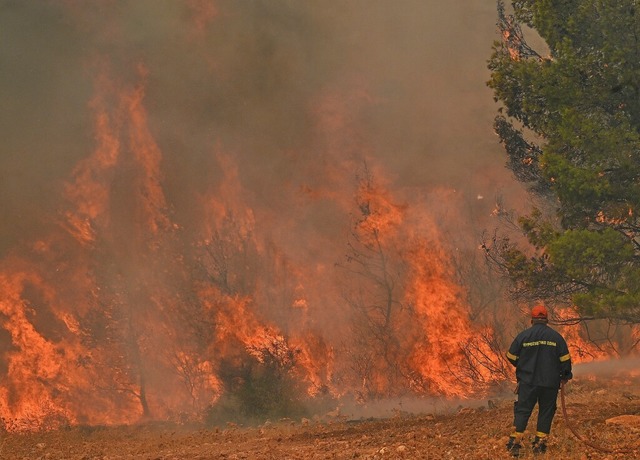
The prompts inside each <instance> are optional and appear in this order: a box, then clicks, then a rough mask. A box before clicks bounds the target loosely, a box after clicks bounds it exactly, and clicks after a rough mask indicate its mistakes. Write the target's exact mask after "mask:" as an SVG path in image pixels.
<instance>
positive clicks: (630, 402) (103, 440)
mask: <svg viewBox="0 0 640 460" xmlns="http://www.w3.org/2000/svg"><path fill="white" fill-rule="evenodd" d="M480 404H481V405H480ZM512 407H513V397H511V396H508V395H506V396H504V397H502V398H496V399H492V400H487V401H483V402H479V403H478V404H476V405H475V406H467V407H459V406H458V407H457V408H455V409H453V408H451V407H450V408H449V409H448V410H438V411H434V413H419V414H409V413H407V412H402V411H397V412H396V414H395V415H394V416H391V417H388V418H371V417H368V418H359V419H349V417H346V416H344V415H341V416H335V415H334V414H332V415H326V414H325V415H324V416H323V417H321V418H315V419H313V420H307V419H302V420H295V421H294V420H280V421H276V422H267V423H265V424H264V425H262V426H260V427H253V428H248V427H241V426H232V425H227V426H224V427H213V428H203V427H197V426H177V425H170V424H158V423H155V424H144V425H136V426H128V427H76V428H70V429H67V430H59V431H54V432H45V433H30V434H7V433H4V434H2V442H1V444H0V458H1V459H2V460H14V459H17V460H22V459H25V460H26V459H28V460H40V459H46V460H54V459H64V460H76V459H77V460H124V459H127V460H128V459H145V460H198V459H199V460H205V459H251V460H254V459H255V460H260V459H265V460H267V459H354V458H357V459H434V460H435V459H455V460H461V459H502V458H505V459H506V458H511V457H510V456H509V455H508V454H507V452H506V450H505V443H506V440H507V436H508V434H509V432H510V430H511V422H512ZM566 407H567V411H568V415H569V418H570V420H571V421H572V423H573V425H574V426H575V428H576V429H577V430H578V432H579V434H581V435H582V436H583V437H584V438H585V439H587V440H590V441H591V442H593V443H597V444H599V445H601V446H602V447H604V448H607V449H616V448H631V449H636V451H635V452H630V453H605V452H599V451H597V450H595V449H593V448H591V447H588V446H586V445H584V444H583V443H582V442H581V441H579V440H577V439H576V437H575V436H574V435H573V434H572V433H571V431H570V430H569V428H568V426H567V424H566V422H565V420H564V417H563V414H562V409H561V404H560V398H559V400H558V412H557V413H556V418H555V421H554V426H553V429H552V436H551V438H550V443H549V452H547V454H546V455H544V456H537V457H535V458H546V459H562V460H565V459H567V460H571V459H579V460H586V459H625V460H627V459H634V458H635V459H640V423H638V420H639V419H640V375H638V373H636V376H635V377H632V376H629V375H626V376H624V377H621V376H616V377H594V376H582V377H576V378H575V379H574V380H573V381H572V382H571V383H570V384H569V385H568V387H567V390H566ZM536 415H537V414H536V412H534V414H533V416H532V419H533V420H535V417H536ZM622 415H625V416H627V417H626V418H624V417H622V418H620V417H619V416H622ZM615 417H618V418H617V419H616V418H615ZM612 419H613V420H612ZM617 420H621V421H622V423H621V424H618V423H613V422H615V421H617ZM529 425H530V426H529V428H528V433H527V435H528V436H530V437H533V433H532V431H533V430H534V429H535V424H534V423H532V422H530V423H529ZM520 458H525V459H526V458H534V456H533V454H532V453H531V451H530V449H529V446H527V448H526V449H524V453H523V454H521V456H520Z"/></svg>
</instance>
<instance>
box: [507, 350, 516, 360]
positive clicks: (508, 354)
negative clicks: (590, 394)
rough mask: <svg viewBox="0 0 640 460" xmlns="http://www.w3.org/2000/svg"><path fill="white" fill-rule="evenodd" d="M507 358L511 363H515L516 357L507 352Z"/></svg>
mask: <svg viewBox="0 0 640 460" xmlns="http://www.w3.org/2000/svg"><path fill="white" fill-rule="evenodd" d="M507 358H509V359H510V360H512V361H515V360H517V359H518V357H517V356H516V355H512V354H511V353H509V352H507Z"/></svg>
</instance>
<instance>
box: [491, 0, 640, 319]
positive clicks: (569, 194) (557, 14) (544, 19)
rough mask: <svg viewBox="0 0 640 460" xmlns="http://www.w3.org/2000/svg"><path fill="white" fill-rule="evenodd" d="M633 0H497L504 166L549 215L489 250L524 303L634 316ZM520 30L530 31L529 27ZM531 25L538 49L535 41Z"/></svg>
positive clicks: (639, 267)
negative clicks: (519, 237) (507, 1)
mask: <svg viewBox="0 0 640 460" xmlns="http://www.w3.org/2000/svg"><path fill="white" fill-rule="evenodd" d="M636 3H637V2H636V1H635V0H619V1H616V2H610V1H606V0H595V1H594V0H569V1H567V0H565V1H562V2H561V1H558V0H520V1H513V2H512V3H511V9H510V13H508V12H507V8H506V7H505V5H504V3H503V2H502V1H499V2H498V16H499V22H498V26H499V28H500V31H501V32H502V40H501V41H498V42H496V43H495V44H494V47H493V54H492V55H491V57H490V59H489V62H488V67H489V69H490V71H491V78H490V80H489V81H488V83H487V84H488V86H489V87H490V88H492V89H493V91H494V96H495V100H496V101H499V102H500V103H501V104H502V107H501V108H500V114H499V115H498V117H497V118H496V121H495V130H496V133H497V134H498V135H499V137H500V140H501V142H502V143H503V145H504V147H505V150H506V152H507V155H508V158H509V159H508V161H507V166H508V167H509V168H510V169H511V170H512V171H513V172H514V175H515V177H516V178H517V179H518V180H520V181H522V182H525V183H526V184H527V185H528V187H529V188H530V190H531V192H532V193H533V194H535V195H537V196H538V197H540V198H542V199H543V200H544V202H545V203H547V204H550V205H551V207H552V209H553V210H554V212H551V213H543V212H542V211H540V210H538V209H534V210H533V211H531V213H530V214H529V215H528V216H524V217H521V218H520V219H519V220H518V224H519V226H520V229H521V230H522V232H523V234H524V235H525V236H526V238H527V239H528V241H529V243H531V245H530V246H531V247H523V245H519V244H516V243H514V242H513V241H510V240H509V239H507V238H502V239H498V238H495V239H494V241H493V244H491V245H487V246H486V248H487V253H488V255H489V257H490V258H491V259H492V260H493V261H494V262H496V263H497V265H498V266H499V267H500V268H501V269H502V270H503V271H504V272H505V273H506V274H507V275H508V276H509V277H510V278H511V279H512V281H513V285H514V294H515V295H517V296H520V297H522V298H526V299H528V300H531V301H534V300H553V301H555V302H558V301H561V302H566V303H572V304H575V305H576V306H578V308H580V309H581V312H582V313H583V314H585V315H590V316H593V317H603V318H612V319H617V320H622V321H627V322H631V323H638V322H640V221H639V220H638V212H640V10H637V7H636ZM525 31H526V32H525ZM535 33H537V34H538V35H539V38H540V39H542V41H543V42H544V43H545V45H546V46H543V47H542V48H545V49H540V50H538V49H534V47H532V46H530V45H529V44H528V43H527V37H528V36H534V34H535Z"/></svg>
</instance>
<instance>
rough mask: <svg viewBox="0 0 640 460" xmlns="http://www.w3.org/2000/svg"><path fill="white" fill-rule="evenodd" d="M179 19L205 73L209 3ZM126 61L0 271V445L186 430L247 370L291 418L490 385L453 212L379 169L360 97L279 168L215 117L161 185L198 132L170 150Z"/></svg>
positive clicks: (153, 103)
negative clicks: (106, 432) (49, 432)
mask: <svg viewBox="0 0 640 460" xmlns="http://www.w3.org/2000/svg"><path fill="white" fill-rule="evenodd" d="M67 3H68V4H69V5H72V6H71V7H72V8H75V9H74V12H75V14H79V15H80V16H78V18H79V19H78V20H82V21H86V22H83V24H85V27H87V26H88V24H90V23H91V22H92V21H91V19H92V17H91V14H90V13H87V16H86V17H84V16H82V14H81V13H82V12H83V10H82V8H81V5H80V3H78V2H73V1H72V2H67ZM176 5H178V4H176ZM174 7H175V8H183V7H184V8H186V9H187V11H188V13H187V15H186V16H187V17H188V18H189V20H188V21H189V26H188V27H187V29H188V32H187V34H186V36H187V37H188V39H189V40H187V41H188V43H189V46H193V47H194V50H195V51H198V52H200V53H202V54H203V61H204V62H205V65H204V67H205V68H206V70H207V71H209V72H211V70H212V66H209V65H207V63H211V62H215V63H216V65H215V66H213V67H215V68H216V69H218V70H219V69H220V67H219V65H220V62H223V61H218V60H217V59H219V57H218V56H214V57H212V56H210V53H208V52H207V53H204V52H203V50H202V49H201V48H207V46H205V45H207V42H206V41H204V40H203V37H205V36H206V32H207V27H208V26H209V25H210V24H213V22H212V21H215V20H217V19H218V18H219V16H220V15H219V13H218V10H217V8H216V7H215V5H214V4H213V3H212V2H208V1H200V0H189V1H187V2H186V6H184V5H181V4H180V6H174ZM102 8H104V9H105V10H109V8H110V7H109V5H108V4H106V3H105V4H104V5H103V6H102ZM180 11H182V12H184V10H182V9H181V10H180ZM83 18H84V19H83ZM111 20H113V18H111ZM164 20H169V19H167V18H166V17H165V18H164ZM170 20H173V18H172V19H170ZM102 32H103V34H104V35H101V38H102V39H105V40H106V39H107V38H109V37H112V35H118V34H121V33H122V34H124V33H125V32H124V31H122V30H121V29H119V28H118V27H116V26H115V25H114V24H112V23H110V24H109V26H108V27H107V28H106V29H105V31H102ZM136 32H138V31H136ZM144 32H147V30H146V29H145V31H144ZM151 32H153V31H151ZM141 33H142V32H141ZM136 36H137V35H136ZM182 38H184V37H182ZM176 46H178V45H176ZM143 48H144V47H141V49H143ZM180 50H182V51H184V49H183V48H180ZM121 51H122V54H123V55H124V56H125V57H126V58H125V59H123V61H124V62H119V61H117V58H116V56H112V61H110V60H109V59H108V58H106V57H105V58H102V59H97V61H99V62H100V65H97V66H94V67H92V68H91V69H92V71H94V72H96V76H95V88H94V96H93V97H92V98H91V100H90V101H88V110H89V111H90V113H91V116H92V119H93V145H92V147H90V148H89V149H88V150H87V151H86V152H85V155H84V157H83V158H82V159H81V160H79V161H78V162H77V163H76V164H75V167H74V168H73V169H72V170H71V171H70V173H69V174H68V176H67V177H65V178H64V179H62V181H61V183H59V184H57V185H60V190H61V195H60V197H59V202H58V208H57V209H56V210H50V215H45V216H42V221H43V222H46V224H44V225H43V228H42V229H41V231H40V233H39V235H38V236H37V237H36V238H34V239H33V240H31V241H27V242H25V244H24V245H17V246H16V247H15V248H13V249H12V250H11V251H10V252H9V253H8V255H6V256H5V257H4V258H3V260H1V261H0V285H1V286H2V291H1V292H0V313H1V314H0V346H1V348H0V353H1V354H0V356H1V358H0V363H1V364H0V417H1V418H2V421H3V422H4V428H5V429H8V430H16V431H19V430H27V429H50V428H58V427H61V426H64V425H67V424H71V425H74V424H122V423H135V422H138V421H141V420H172V421H177V420H185V419H188V420H198V419H201V418H202V417H203V414H204V413H206V411H207V410H208V409H210V408H211V407H215V406H216V404H218V403H219V402H220V401H221V400H222V399H223V397H224V396H225V395H226V394H230V393H232V392H233V391H234V389H236V388H237V386H238V385H241V384H242V383H243V382H242V380H243V379H244V383H246V381H248V380H250V379H251V378H252V377H254V376H252V375H251V372H249V371H250V370H255V369H259V370H264V369H265V368H267V369H269V370H273V371H274V372H275V373H276V375H277V376H278V377H282V378H283V380H284V379H291V380H292V381H295V382H296V384H297V386H296V389H297V388H298V387H299V388H300V389H301V392H300V393H301V395H302V396H304V397H305V398H313V397H333V398H340V397H343V396H344V397H351V396H354V397H356V398H359V399H360V400H362V401H370V400H375V399H380V398H387V397H397V396H404V395H407V394H412V395H417V396H424V395H431V396H440V397H454V396H458V397H466V396H472V395H473V391H474V390H473V389H470V388H471V387H472V386H473V385H474V384H476V383H478V381H482V382H483V383H486V382H491V381H492V380H499V379H501V378H503V377H501V376H496V375H492V374H491V373H490V372H489V371H488V370H487V369H489V368H488V367H482V366H480V367H474V368H473V369H469V367H468V366H469V365H471V366H473V365H474V361H473V360H469V359H468V358H469V356H468V355H466V354H465V353H466V351H465V348H464V347H463V346H462V345H464V344H468V343H476V345H475V348H474V349H475V350H479V351H480V352H481V353H482V356H483V358H487V357H488V358H487V359H492V358H493V357H494V356H496V355H495V354H492V353H494V352H493V351H492V350H488V349H485V348H484V345H483V343H482V342H474V341H475V340H476V339H477V338H478V337H485V338H486V337H492V331H491V330H490V328H489V327H487V326H486V325H480V324H476V320H475V318H473V319H472V315H471V306H470V304H469V302H468V299H467V298H466V295H465V291H464V286H462V285H461V283H460V280H458V279H457V278H456V273H455V267H454V265H453V260H452V259H453V257H452V254H451V251H452V249H451V248H450V247H448V246H447V244H446V240H447V237H446V236H445V235H444V232H443V231H442V223H440V222H438V219H437V218H436V217H434V216H435V213H436V212H437V206H442V207H444V208H448V207H449V206H450V205H452V204H453V205H457V204H459V203H456V202H455V200H454V199H453V198H452V196H453V195H454V194H453V192H450V191H446V192H444V193H441V194H439V195H438V199H437V200H432V201H433V202H430V200H429V197H428V196H424V193H414V192H415V190H406V189H404V188H403V186H402V184H398V183H397V181H394V180H393V178H392V177H390V175H389V173H388V171H386V170H385V165H383V164H381V163H380V162H379V161H377V160H376V155H375V154H374V151H375V149H374V147H373V146H372V145H370V144H371V141H369V140H368V139H367V136H366V133H367V127H366V126H364V123H363V122H362V121H361V120H362V119H363V118H366V116H363V114H367V113H370V112H371V109H372V108H379V107H378V106H377V105H378V104H380V101H379V100H378V99H377V97H376V96H375V91H374V90H373V89H371V87H370V86H369V85H368V84H367V82H366V81H365V79H364V78H361V77H357V76H356V77H353V78H351V79H349V78H347V79H345V81H342V80H341V81H340V84H337V85H327V87H322V88H319V89H318V88H315V92H314V91H310V95H309V101H310V102H309V101H305V102H308V104H307V105H306V106H305V108H306V110H307V112H306V113H305V116H306V117H308V121H309V124H310V126H309V127H307V128H308V133H305V134H306V135H308V137H309V138H310V140H309V142H308V144H303V143H302V142H300V143H292V144H291V145H289V144H287V145H286V147H282V148H283V149H285V150H286V152H284V153H283V152H279V151H278V152H277V154H276V153H274V152H275V150H276V149H280V148H281V146H280V145H279V144H278V143H277V142H274V143H273V144H274V145H269V146H264V145H263V144H269V142H264V143H263V142H262V139H261V140H260V142H246V143H245V142H244V139H237V138H243V137H245V136H249V134H250V133H249V132H248V131H250V130H251V129H252V128H253V127H254V125H251V123H248V125H247V126H246V127H245V126H244V125H243V128H242V131H239V132H233V130H229V131H230V132H231V134H229V132H225V130H224V129H223V128H224V124H225V123H224V122H223V121H221V120H222V118H223V117H221V116H219V115H218V114H217V112H216V115H215V116H213V115H212V120H214V121H211V124H212V125H213V128H212V129H211V131H212V132H215V137H213V136H214V135H211V137H208V135H207V136H203V137H204V138H206V141H202V139H198V141H195V140H194V141H193V144H196V142H198V144H197V148H198V149H201V150H202V151H201V152H199V153H200V154H201V157H198V159H199V160H202V165H201V164H200V163H198V164H196V165H195V166H194V165H189V167H185V168H184V170H182V169H180V171H174V170H173V169H179V168H176V165H181V164H182V162H183V161H185V159H187V155H186V154H184V153H183V150H181V149H184V151H185V152H187V153H188V152H189V151H190V149H193V148H194V147H193V144H191V137H195V136H197V135H198V134H199V133H196V131H199V130H201V128H202V126H197V127H195V128H193V131H187V132H189V135H188V136H185V135H184V132H183V131H181V130H180V129H179V128H176V129H175V131H171V129H172V127H170V128H168V129H167V131H170V133H169V134H166V133H165V131H164V130H165V128H166V127H167V126H168V125H169V124H170V123H167V122H165V121H164V120H160V121H159V120H158V119H159V118H162V116H164V115H166V113H164V112H163V113H161V115H158V114H156V113H154V112H153V110H154V108H157V106H158V105H159V104H161V103H160V102H158V100H157V99H159V98H162V97H165V96H166V95H165V94H160V95H159V94H158V91H157V87H155V88H154V82H156V83H157V79H158V78H160V75H158V74H156V73H154V69H157V67H154V64H153V62H150V61H145V60H144V53H143V52H142V51H141V52H140V55H138V54H136V56H140V58H139V59H133V58H131V56H130V55H129V54H127V52H126V51H127V50H125V49H122V50H121ZM189 51H191V50H189ZM195 51H194V52H195ZM206 51H208V48H207V50H206ZM91 59H92V62H94V59H96V58H95V57H93V56H92V57H91ZM156 65H157V63H156ZM116 69H120V72H119V71H118V70H116ZM183 70H184V69H183ZM213 73H215V72H213ZM225 77H228V76H227V75H225ZM207 78H211V83H210V84H211V85H212V86H215V85H216V84H221V83H220V81H218V80H216V79H215V78H214V75H211V74H207ZM208 84H209V83H208ZM240 87H241V88H240V90H238V94H240V93H242V91H244V90H245V89H246V88H244V87H242V85H240ZM154 90H155V92H154ZM279 96H280V95H279ZM154 98H156V99H154ZM169 100H170V99H169ZM216 103H220V104H223V103H224V98H221V99H220V101H216ZM165 109H166V107H165ZM205 109H206V110H205ZM205 109H203V111H206V112H207V113H209V112H215V111H216V110H217V107H208V106H207V107H206V108H205ZM237 110H238V112H237V116H238V118H243V117H244V115H245V113H244V112H243V111H242V110H243V109H242V108H237ZM168 112H170V110H168ZM221 113H223V112H221ZM209 115H210V114H209ZM267 115H269V116H270V115H271V114H267ZM267 118H268V117H267ZM168 119H170V120H171V117H170V116H168ZM215 123H218V124H219V126H218V125H215ZM185 124H189V123H185ZM256 124H259V123H256ZM181 128H183V127H181ZM183 129H185V130H186V128H183ZM206 129H209V126H208V125H207V128H206ZM218 129H220V131H221V132H224V133H223V134H220V135H218V131H217V130H218ZM245 131H246V132H245ZM194 133H195V134H194ZM289 134H291V133H288V134H287V135H289ZM178 135H183V136H184V137H189V139H183V138H181V139H180V140H179V142H177V141H175V139H174V138H172V136H175V137H179V136H178ZM291 135H292V136H293V134H291ZM296 135H297V133H296ZM294 137H295V136H294ZM167 139H169V140H167ZM250 148H251V149H258V150H259V152H258V154H257V155H253V154H252V155H251V156H249V155H248V154H247V153H246V151H245V150H246V149H250ZM262 148H264V151H262V150H260V149H262ZM278 155H281V157H278ZM248 158H250V159H251V161H249V160H248ZM256 158H260V161H256ZM254 163H256V164H254ZM185 171H186V172H185ZM267 173H269V174H270V173H272V174H273V175H274V178H270V177H267V178H265V176H268V175H269V174H267ZM183 175H184V176H189V177H188V178H185V177H182V176H183ZM185 184H187V185H188V186H185ZM274 184H276V185H275V186H274ZM432 193H435V192H432ZM176 197H179V198H176ZM435 201H437V202H438V203H437V204H436V203H434V202H435ZM454 207H455V206H454ZM451 214H453V211H451V212H450V214H449V215H451ZM574 343H577V342H576V341H574ZM585 346H586V345H585ZM467 351H468V350H467ZM502 351H503V350H501V352H502ZM461 363H465V364H466V365H467V367H463V366H461ZM248 370H249V371H248ZM249 383H251V382H249ZM475 388H478V389H479V390H483V389H484V387H483V386H482V385H475Z"/></svg>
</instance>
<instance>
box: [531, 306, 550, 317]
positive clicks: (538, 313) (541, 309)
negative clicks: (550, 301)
mask: <svg viewBox="0 0 640 460" xmlns="http://www.w3.org/2000/svg"><path fill="white" fill-rule="evenodd" d="M531 318H532V319H547V309H546V308H545V306H544V305H536V306H535V307H533V309H532V310H531Z"/></svg>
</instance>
